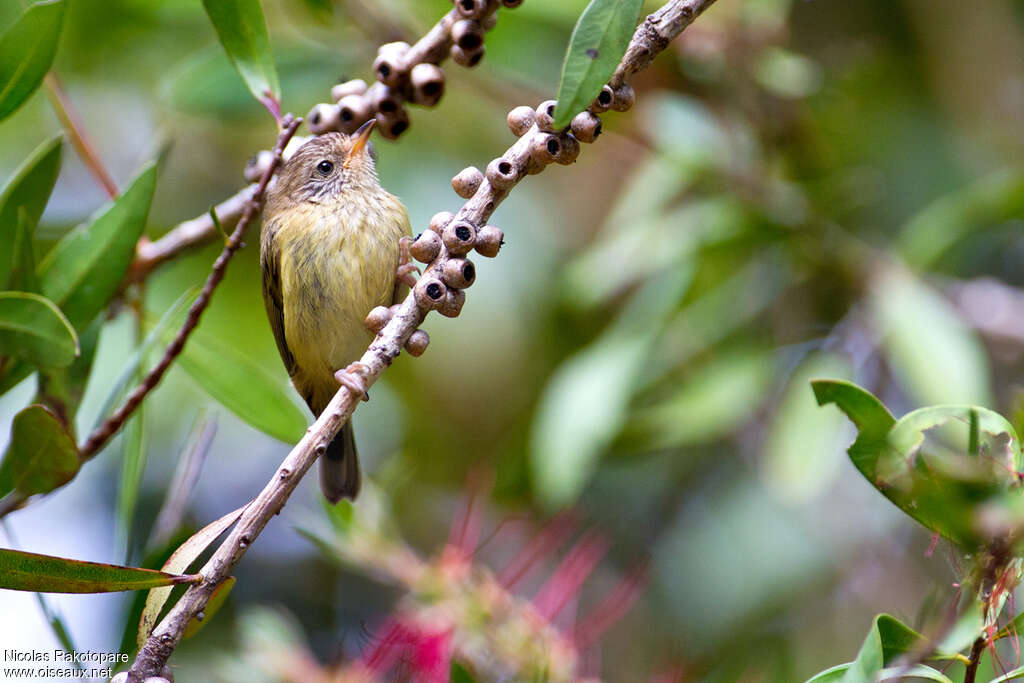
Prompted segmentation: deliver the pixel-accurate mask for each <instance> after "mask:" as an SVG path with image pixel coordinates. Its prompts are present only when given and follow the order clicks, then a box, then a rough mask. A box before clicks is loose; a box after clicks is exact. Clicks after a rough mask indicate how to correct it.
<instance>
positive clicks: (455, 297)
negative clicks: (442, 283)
mask: <svg viewBox="0 0 1024 683" xmlns="http://www.w3.org/2000/svg"><path fill="white" fill-rule="evenodd" d="M465 303H466V293H465V292H463V291H462V290H461V289H449V290H448V293H447V294H446V295H445V297H444V302H443V303H442V304H441V305H440V306H438V308H437V312H438V313H440V314H441V315H443V316H445V317H446V318H454V317H456V316H458V315H459V313H461V312H462V305H463V304H465Z"/></svg>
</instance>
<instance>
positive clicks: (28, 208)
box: [0, 135, 62, 289]
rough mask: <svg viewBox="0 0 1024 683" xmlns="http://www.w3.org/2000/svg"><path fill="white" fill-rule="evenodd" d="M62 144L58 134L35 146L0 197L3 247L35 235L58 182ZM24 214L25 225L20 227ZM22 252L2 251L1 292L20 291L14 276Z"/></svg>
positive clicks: (0, 232) (0, 229)
mask: <svg viewBox="0 0 1024 683" xmlns="http://www.w3.org/2000/svg"><path fill="white" fill-rule="evenodd" d="M61 142H62V138H61V137H60V136H59V135H58V136H57V137H55V138H51V139H50V140H47V141H46V142H44V143H43V144H41V145H39V146H38V147H36V148H35V150H34V151H33V152H32V154H31V155H30V156H29V157H28V159H26V160H25V161H24V162H22V164H21V166H19V167H18V170H16V171H15V172H14V175H13V176H11V179H10V180H9V181H8V182H7V186H6V187H4V191H3V193H2V194H0V244H19V242H20V241H21V240H23V239H24V235H25V233H27V234H28V235H31V234H32V233H33V232H35V227H36V224H37V223H38V222H39V218H40V217H41V216H42V215H43V209H44V208H46V203H47V201H49V199H50V193H51V192H53V185H54V183H56V182H57V173H58V172H59V171H60V158H61ZM22 215H24V221H25V222H24V223H23V224H20V225H19V220H20V219H21V218H22ZM23 249H24V247H20V248H17V249H10V250H8V249H0V289H8V288H13V289H19V287H12V286H11V275H12V274H13V272H14V268H15V264H16V259H17V258H18V256H19V254H20V253H21V252H22V251H23Z"/></svg>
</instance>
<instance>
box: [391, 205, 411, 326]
mask: <svg viewBox="0 0 1024 683" xmlns="http://www.w3.org/2000/svg"><path fill="white" fill-rule="evenodd" d="M395 203H396V204H397V205H398V232H399V235H398V236H399V237H412V224H411V223H410V222H409V214H408V212H406V210H405V207H404V206H403V205H402V203H401V202H399V201H398V200H397V199H396V200H395ZM412 262H413V260H412V259H410V263H412ZM408 294H409V287H408V286H406V285H404V284H403V283H401V282H395V291H394V294H393V295H392V297H391V305H392V306H394V305H395V304H400V303H402V301H404V300H405V297H406V295H408Z"/></svg>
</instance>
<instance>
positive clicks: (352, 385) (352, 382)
mask: <svg viewBox="0 0 1024 683" xmlns="http://www.w3.org/2000/svg"><path fill="white" fill-rule="evenodd" d="M369 372H370V368H368V367H366V364H365V363H360V362H358V361H356V362H355V363H350V364H349V366H348V367H347V368H345V369H344V370H338V371H337V372H336V373H334V379H336V380H338V384H340V385H341V386H343V387H345V388H346V389H348V390H350V391H351V392H352V393H354V394H355V395H356V396H362V397H363V400H364V401H369V400H370V394H369V393H368V392H367V391H366V375H367V373H369Z"/></svg>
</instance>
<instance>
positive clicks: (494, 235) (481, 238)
mask: <svg viewBox="0 0 1024 683" xmlns="http://www.w3.org/2000/svg"><path fill="white" fill-rule="evenodd" d="M504 240H505V233H504V232H502V231H501V228H499V227H498V226H496V225H485V226H484V227H482V228H480V230H479V231H478V232H477V234H476V242H474V243H473V248H474V249H476V251H477V253H478V254H480V255H481V256H486V257H488V258H494V257H495V256H497V255H498V250H500V249H501V245H502V244H503V243H504Z"/></svg>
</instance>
